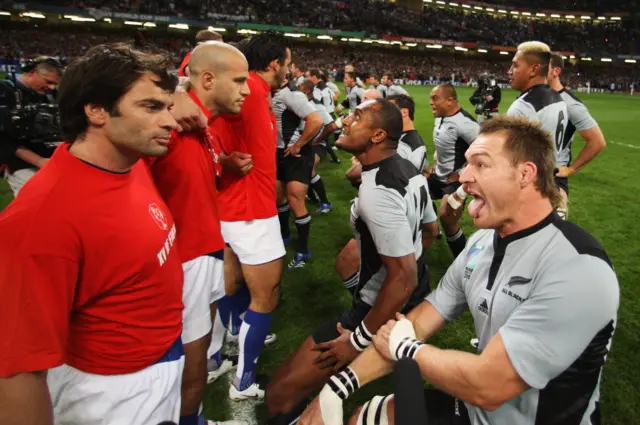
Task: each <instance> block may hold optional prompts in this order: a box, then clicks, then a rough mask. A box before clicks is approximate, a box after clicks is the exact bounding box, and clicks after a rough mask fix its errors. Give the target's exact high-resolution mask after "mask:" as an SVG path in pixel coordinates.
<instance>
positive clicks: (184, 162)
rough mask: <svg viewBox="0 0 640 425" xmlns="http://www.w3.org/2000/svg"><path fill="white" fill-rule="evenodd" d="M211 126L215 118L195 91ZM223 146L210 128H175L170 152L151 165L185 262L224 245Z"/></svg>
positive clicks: (197, 102)
mask: <svg viewBox="0 0 640 425" xmlns="http://www.w3.org/2000/svg"><path fill="white" fill-rule="evenodd" d="M189 96H190V97H191V99H193V101H194V102H195V103H196V104H197V105H198V106H199V107H200V109H202V111H203V112H204V114H205V115H206V117H207V119H208V120H209V127H211V125H212V123H213V121H214V120H215V118H214V117H213V116H212V115H211V112H210V111H209V110H208V109H207V108H205V107H204V106H203V105H202V103H201V102H200V99H198V97H197V96H196V95H195V93H193V91H190V92H189ZM219 152H220V146H219V144H218V141H217V140H215V138H214V137H213V136H212V133H211V131H210V130H209V128H207V129H206V130H201V131H197V132H190V133H178V132H175V131H174V132H172V134H171V142H170V144H169V152H167V154H166V155H164V156H163V157H160V158H158V159H157V160H156V161H155V162H154V163H153V165H152V166H151V173H152V174H153V179H154V180H155V182H156V185H157V186H158V190H159V191H160V195H162V198H163V199H164V200H165V202H166V203H167V205H168V206H169V210H171V214H172V215H173V218H174V220H175V221H176V227H177V229H178V247H179V250H180V259H181V261H182V262H183V263H186V262H187V261H191V260H193V259H194V258H197V257H200V256H203V255H206V254H210V253H213V252H216V251H219V250H221V249H224V246H225V244H224V240H223V239H222V234H221V232H220V219H219V218H218V200H217V197H218V195H217V190H216V175H217V174H219V173H220V171H221V169H220V166H219V164H218V154H219Z"/></svg>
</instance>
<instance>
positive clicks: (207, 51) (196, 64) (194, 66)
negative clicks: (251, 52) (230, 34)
mask: <svg viewBox="0 0 640 425" xmlns="http://www.w3.org/2000/svg"><path fill="white" fill-rule="evenodd" d="M238 61H239V62H244V63H246V62H247V60H246V59H245V58H244V56H243V55H242V53H241V52H240V50H238V49H236V48H235V47H233V46H231V45H229V44H226V43H222V42H220V41H206V42H204V43H202V44H199V45H198V46H197V47H196V48H195V49H193V52H192V53H191V57H190V58H189V75H190V76H192V77H197V76H198V75H199V74H202V73H203V72H207V71H208V72H212V73H214V74H216V73H219V72H225V71H226V70H227V69H228V68H229V67H231V66H232V65H234V64H236V63H238Z"/></svg>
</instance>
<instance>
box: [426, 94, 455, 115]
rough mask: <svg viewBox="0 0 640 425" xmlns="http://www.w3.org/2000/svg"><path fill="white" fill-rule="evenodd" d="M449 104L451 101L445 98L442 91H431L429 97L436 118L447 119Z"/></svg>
mask: <svg viewBox="0 0 640 425" xmlns="http://www.w3.org/2000/svg"><path fill="white" fill-rule="evenodd" d="M449 103H450V100H449V99H448V98H446V97H444V95H443V93H442V90H440V89H433V90H431V95H430V96H429V105H430V106H431V113H433V116H434V117H436V118H438V117H446V116H447V108H448V106H449Z"/></svg>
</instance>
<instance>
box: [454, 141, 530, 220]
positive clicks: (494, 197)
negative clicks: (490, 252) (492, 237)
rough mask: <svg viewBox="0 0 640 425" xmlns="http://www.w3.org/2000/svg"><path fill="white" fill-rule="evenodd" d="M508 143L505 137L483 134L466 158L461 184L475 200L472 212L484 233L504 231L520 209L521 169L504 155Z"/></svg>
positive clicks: (471, 204) (470, 205)
mask: <svg viewBox="0 0 640 425" xmlns="http://www.w3.org/2000/svg"><path fill="white" fill-rule="evenodd" d="M504 141H505V136H504V135H502V134H488V135H487V134H482V135H480V136H478V138H477V139H476V140H475V141H474V142H473V143H472V144H471V145H470V146H469V149H468V150H467V152H466V154H465V156H466V157H467V162H468V164H467V166H466V167H465V168H464V169H463V171H462V174H461V175H460V182H461V183H462V184H463V185H464V190H465V191H466V192H467V193H468V194H469V195H471V196H472V198H473V200H472V201H471V203H470V204H469V207H468V211H469V215H471V217H472V218H473V224H474V225H475V226H476V227H478V228H480V229H500V228H501V227H502V226H504V225H505V224H507V223H509V222H510V221H511V220H512V217H513V216H514V214H515V213H516V211H517V210H518V208H520V206H519V205H518V195H519V192H520V190H521V188H520V183H519V180H518V177H517V176H518V169H517V167H514V166H513V165H512V163H511V159H510V157H509V155H508V154H507V153H505V152H504V151H503V146H504Z"/></svg>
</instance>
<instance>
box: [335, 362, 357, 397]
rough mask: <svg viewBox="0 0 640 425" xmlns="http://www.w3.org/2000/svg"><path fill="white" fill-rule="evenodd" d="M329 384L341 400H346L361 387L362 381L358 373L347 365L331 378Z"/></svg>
mask: <svg viewBox="0 0 640 425" xmlns="http://www.w3.org/2000/svg"><path fill="white" fill-rule="evenodd" d="M327 386H329V388H331V391H333V392H334V393H335V394H336V395H337V396H338V397H340V399H341V400H346V399H347V397H349V396H350V395H351V394H353V393H354V392H356V391H358V389H359V388H360V381H359V380H358V375H356V373H355V372H354V371H353V370H352V369H351V368H350V367H347V368H346V369H345V370H343V371H342V372H340V373H337V374H335V375H333V376H332V377H331V378H329V381H328V382H327Z"/></svg>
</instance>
